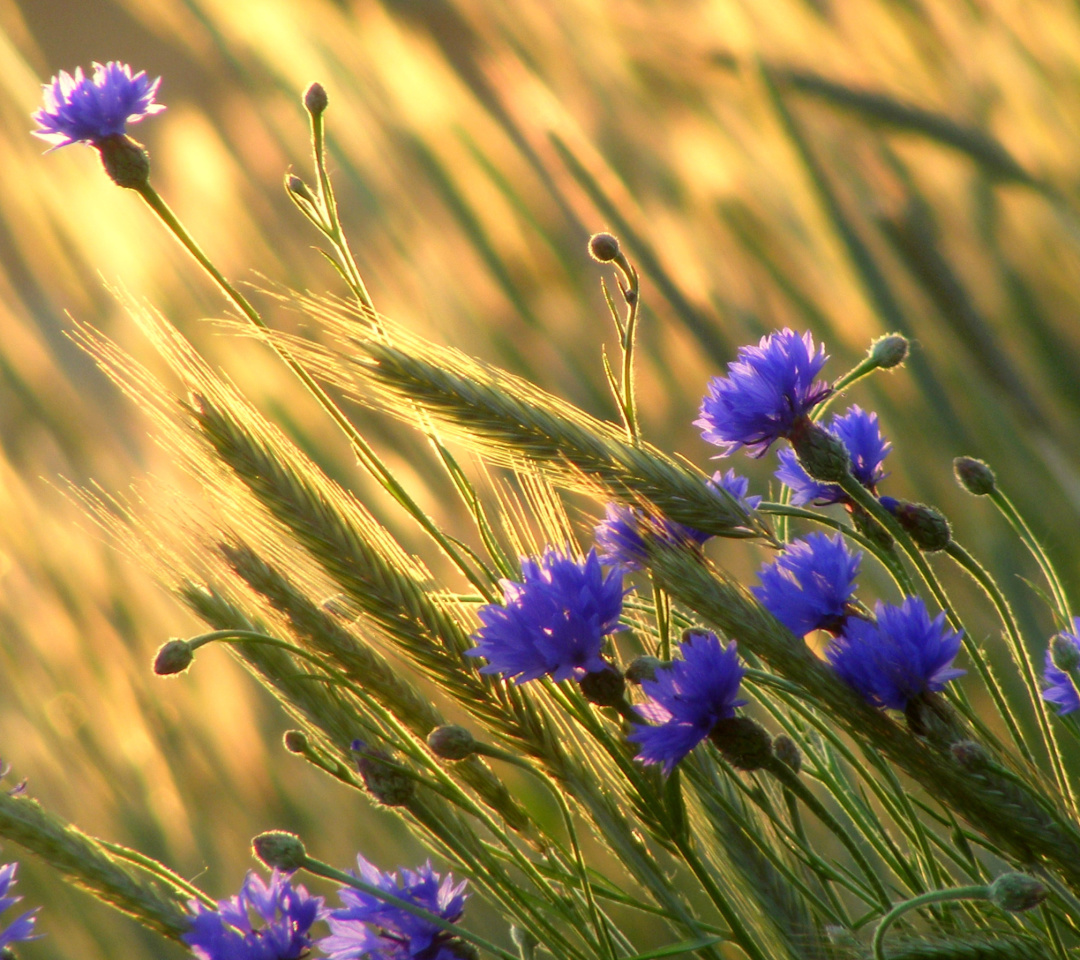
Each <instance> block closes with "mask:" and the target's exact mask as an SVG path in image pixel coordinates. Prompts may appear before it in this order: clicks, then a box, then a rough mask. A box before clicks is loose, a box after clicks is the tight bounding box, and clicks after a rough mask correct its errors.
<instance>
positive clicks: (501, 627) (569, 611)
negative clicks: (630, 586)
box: [465, 546, 627, 683]
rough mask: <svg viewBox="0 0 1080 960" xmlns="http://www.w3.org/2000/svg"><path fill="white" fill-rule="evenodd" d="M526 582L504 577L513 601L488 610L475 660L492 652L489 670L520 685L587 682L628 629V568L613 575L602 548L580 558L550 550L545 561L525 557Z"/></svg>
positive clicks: (471, 652) (482, 614) (506, 594)
mask: <svg viewBox="0 0 1080 960" xmlns="http://www.w3.org/2000/svg"><path fill="white" fill-rule="evenodd" d="M521 574H522V581H521V582H520V583H518V582H516V581H513V580H503V581H502V587H503V598H504V600H505V604H497V603H490V604H487V605H486V606H484V607H481V608H480V611H479V614H478V616H479V617H480V620H481V622H482V623H483V624H484V626H483V627H482V628H481V629H480V630H479V631H478V632H477V633H476V634H475V635H474V636H473V639H474V640H475V641H476V646H475V647H473V648H472V649H471V650H467V651H465V652H466V654H467V655H468V656H470V657H486V658H487V661H488V663H487V665H486V666H484V667H482V668H481V669H480V672H481V673H500V674H502V675H503V676H504V677H507V678H511V679H513V680H514V682H515V683H525V682H526V681H528V680H536V679H537V678H538V677H542V676H544V675H545V674H548V675H549V676H551V677H552V679H554V680H568V679H571V678H575V679H580V678H581V677H582V676H583V675H585V674H586V673H599V672H602V671H604V670H605V669H607V667H608V663H607V661H606V660H605V659H604V657H603V656H602V651H603V647H604V640H605V638H606V637H607V636H608V634H611V633H614V632H615V631H616V630H621V629H624V628H623V627H621V626H620V625H619V617H620V616H621V615H622V601H623V596H624V595H625V594H626V593H627V591H626V590H624V589H623V586H622V578H623V571H622V568H621V567H614V568H613V569H611V570H610V571H609V572H608V573H607V574H606V575H605V574H604V572H603V570H602V569H601V566H600V558H599V556H597V553H596V550H595V549H593V550H590V551H589V554H588V556H587V557H586V558H585V559H584V560H574V559H572V558H571V557H569V556H567V555H566V554H565V553H563V552H561V551H559V550H556V549H555V548H554V547H550V546H549V547H548V548H547V549H546V550H545V551H544V555H543V557H542V558H541V559H539V560H534V559H531V558H524V559H523V560H522V561H521Z"/></svg>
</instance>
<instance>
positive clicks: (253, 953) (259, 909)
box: [181, 869, 327, 960]
mask: <svg viewBox="0 0 1080 960" xmlns="http://www.w3.org/2000/svg"><path fill="white" fill-rule="evenodd" d="M188 906H189V907H190V908H191V910H192V912H193V913H194V916H193V917H192V918H191V929H190V930H189V931H188V932H187V933H185V934H184V935H183V936H182V937H181V939H182V940H183V941H184V943H186V944H187V945H188V946H189V947H191V952H192V953H193V954H194V955H195V956H196V957H198V958H199V960H295V958H298V957H303V956H307V954H308V952H309V951H310V950H311V946H312V940H311V937H310V936H309V931H310V930H311V926H312V924H314V923H315V922H317V921H319V920H325V919H326V915H327V911H326V909H325V908H324V907H323V898H322V897H312V896H310V895H309V894H308V892H307V890H305V889H304V887H302V886H296V887H294V886H292V884H291V883H290V882H289V878H288V876H286V875H285V874H282V873H279V872H278V871H277V870H276V869H275V870H274V872H273V874H272V875H271V877H270V883H269V885H267V884H266V883H264V882H263V880H262V878H261V877H259V876H258V874H256V873H254V872H251V873H249V874H248V875H247V878H246V879H245V880H244V885H243V886H242V887H241V888H240V893H239V895H238V896H235V897H233V898H232V899H230V900H220V901H218V909H217V910H211V909H209V908H208V907H207V906H205V905H204V904H202V903H200V902H199V901H198V900H192V901H191V902H190V903H189V904H188ZM252 913H254V914H255V916H256V917H257V918H258V919H259V920H261V921H262V926H261V927H260V928H259V929H256V928H255V927H254V926H253V925H252V922H251V914H252Z"/></svg>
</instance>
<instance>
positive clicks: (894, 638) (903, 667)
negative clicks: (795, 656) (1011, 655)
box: [825, 597, 965, 710]
mask: <svg viewBox="0 0 1080 960" xmlns="http://www.w3.org/2000/svg"><path fill="white" fill-rule="evenodd" d="M875 614H876V617H877V622H876V623H870V622H869V621H867V620H862V619H859V618H857V617H851V618H849V619H848V621H847V623H846V624H845V626H844V632H843V633H842V634H841V635H840V636H839V637H838V638H837V639H836V640H835V642H833V643H832V645H831V646H830V647H829V649H828V650H827V651H826V652H825V656H826V658H827V659H828V661H829V663H831V664H832V666H833V669H834V670H836V672H837V673H838V674H839V675H840V677H841V679H843V680H844V681H845V682H846V683H847V684H848V685H849V686H851V687H853V688H854V689H855V690H856V691H858V692H859V693H860V694H861V695H862V696H863V697H864V698H865V699H866V700H867V701H869V702H870V703H872V704H873V705H874V706H878V707H888V708H889V709H891V710H904V709H905V708H906V707H907V706H908V704H909V703H910V702H911V701H912V700H915V699H916V698H917V697H920V696H922V695H923V694H926V693H934V692H937V691H939V690H942V689H943V688H944V686H945V684H946V683H948V682H949V681H950V680H955V679H956V678H957V677H960V676H963V674H964V673H965V671H963V670H958V669H956V668H954V667H953V666H952V662H953V659H954V658H955V657H956V655H957V653H959V652H960V639H961V636H962V634H960V633H958V632H956V631H955V630H952V629H951V628H950V627H948V626H946V624H945V614H944V613H939V614H938V615H937V616H936V617H934V618H933V619H932V620H931V619H930V614H929V613H928V612H927V610H926V604H925V603H924V602H923V601H922V599H921V598H920V597H906V598H905V599H904V602H903V603H902V604H901V605H900V606H898V607H897V606H894V605H892V604H886V603H881V602H880V601H879V602H878V604H877V607H876V608H875Z"/></svg>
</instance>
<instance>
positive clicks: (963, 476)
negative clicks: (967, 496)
mask: <svg viewBox="0 0 1080 960" xmlns="http://www.w3.org/2000/svg"><path fill="white" fill-rule="evenodd" d="M953 473H954V474H955V475H956V482H957V483H959V484H960V486H962V487H963V488H964V489H965V490H966V491H967V492H968V493H971V494H974V495H975V496H976V497H986V496H989V495H990V494H991V493H993V492H994V491H995V490H996V489H997V477H995V476H994V471H993V470H991V469H990V467H989V466H988V465H987V464H985V463H983V461H982V460H976V459H975V458H974V457H957V458H956V459H955V460H954V461H953Z"/></svg>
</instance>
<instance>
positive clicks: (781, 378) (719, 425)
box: [694, 327, 832, 457]
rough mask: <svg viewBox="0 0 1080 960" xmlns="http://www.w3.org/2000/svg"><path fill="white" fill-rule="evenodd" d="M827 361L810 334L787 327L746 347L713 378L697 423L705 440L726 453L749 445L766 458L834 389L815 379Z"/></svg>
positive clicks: (748, 447) (752, 453)
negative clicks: (722, 371)
mask: <svg viewBox="0 0 1080 960" xmlns="http://www.w3.org/2000/svg"><path fill="white" fill-rule="evenodd" d="M827 359H828V357H827V356H826V354H825V348H824V347H819V348H818V349H817V350H816V351H815V349H814V339H813V337H811V335H810V334H809V333H806V334H804V335H803V336H801V337H800V336H799V335H798V334H797V333H795V332H794V331H793V330H789V329H787V328H786V327H785V328H784V329H783V330H780V331H779V332H777V333H772V334H769V335H768V336H767V337H762V338H761V342H760V343H759V344H758V345H757V346H756V347H740V348H739V358H738V360H736V361H735V362H734V363H729V364H728V375H727V376H726V377H713V378H712V380H710V381H709V392H708V394H706V396H705V399H704V400H702V401H701V409H700V411H699V412H700V413H701V417H700V419H698V420H695V421H694V425H695V426H697V427H700V428H701V435H702V437H703V438H704V439H705V440H707V441H708V442H709V443H715V444H716V445H717V446H719V447H723V448H724V453H723V456H728V455H729V454H732V453H734V452H735V451H736V450H738V449H739V448H740V447H746V450H747V453H749V454H750V456H752V457H760V456H762V455H763V454H764V453H765V452H766V451H767V450H768V449H769V447H770V446H771V445H772V443H773V441H774V440H778V439H779V438H780V437H787V436H790V435H791V432H792V430H793V429H794V428H795V426H796V424H797V423H799V422H800V421H801V420H803V418H805V417H806V415H807V414H808V413H809V412H810V410H811V409H812V408H813V407H814V406H815V405H816V404H818V403H820V402H821V401H822V400H824V399H825V398H826V397H827V396H828V395H829V393H830V392H831V390H832V387H831V386H829V384H828V383H826V382H825V381H823V380H818V381H816V382H815V380H814V377H816V376H817V375H818V373H819V372H820V371H821V368H822V367H823V366H824V365H825V361H826V360H827Z"/></svg>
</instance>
